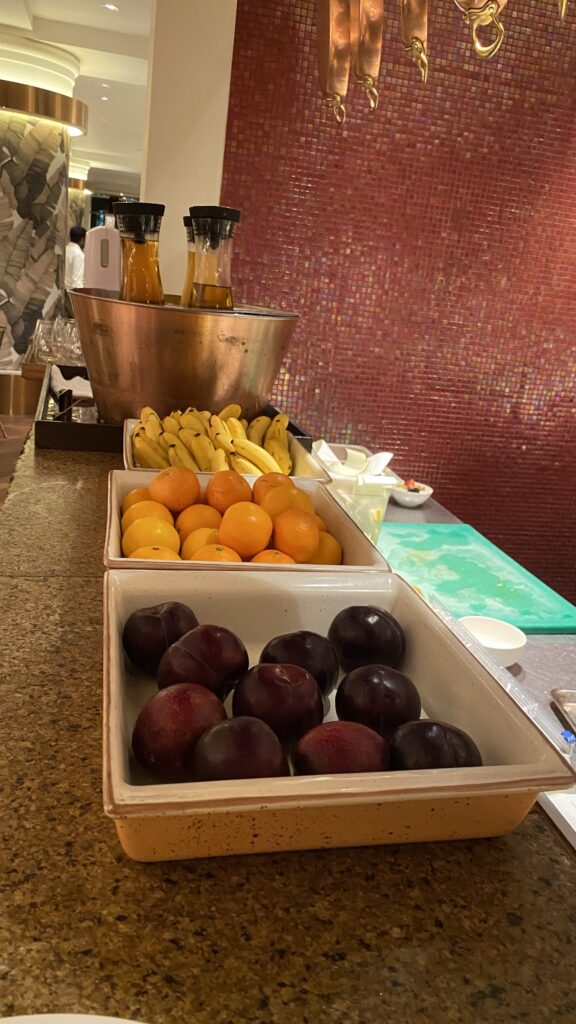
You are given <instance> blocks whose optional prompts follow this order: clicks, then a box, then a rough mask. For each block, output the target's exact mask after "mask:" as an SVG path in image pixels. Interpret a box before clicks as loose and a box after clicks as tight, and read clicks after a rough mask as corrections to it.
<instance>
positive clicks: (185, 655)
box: [156, 625, 248, 697]
mask: <svg viewBox="0 0 576 1024" xmlns="http://www.w3.org/2000/svg"><path fill="white" fill-rule="evenodd" d="M247 668H248V654H247V653H246V648H245V647H244V644H243V643H242V641H241V640H239V639H238V637H237V636H236V635H235V633H232V632H231V631H230V630H229V629H225V628H224V627H223V626H209V625H204V626H196V627H195V629H191V630H190V631H189V632H188V633H185V634H184V636H183V637H181V638H180V639H179V640H178V641H177V643H175V644H172V646H171V647H170V648H169V649H168V650H167V651H166V653H165V654H164V656H163V657H162V660H161V662H160V664H159V666H158V673H157V677H156V681H157V683H158V686H159V688H160V689H162V688H163V687H164V686H171V685H172V683H198V684H199V685H200V686H207V687H208V689H209V690H212V692H213V693H216V694H217V695H218V696H219V697H223V696H224V693H225V691H226V689H227V687H228V686H230V685H231V684H232V683H234V682H235V681H236V679H238V678H239V676H241V675H242V674H243V673H244V672H245V671H246V669H247Z"/></svg>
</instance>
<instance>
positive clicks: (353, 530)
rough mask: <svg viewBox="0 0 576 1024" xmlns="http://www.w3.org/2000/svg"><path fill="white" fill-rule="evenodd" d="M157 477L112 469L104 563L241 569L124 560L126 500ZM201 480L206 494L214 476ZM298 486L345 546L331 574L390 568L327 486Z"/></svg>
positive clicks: (301, 482) (249, 565) (246, 567)
mask: <svg viewBox="0 0 576 1024" xmlns="http://www.w3.org/2000/svg"><path fill="white" fill-rule="evenodd" d="M155 475H156V473H155V472H153V471H151V470H142V469H134V470H126V471H122V470H112V472H111V473H110V475H109V478H108V480H109V483H108V523H107V528H106V540H105V546H104V564H105V566H106V567H107V568H108V569H121V568H128V569H175V570H176V571H184V572H190V571H195V570H198V569H209V570H211V571H216V572H217V571H224V572H229V571H230V569H231V568H236V569H238V568H239V565H238V563H237V562H228V563H226V562H189V561H182V562H174V561H162V560H160V559H159V560H158V561H148V560H140V559H136V558H124V556H123V555H122V549H121V539H122V538H121V532H120V506H121V504H122V500H123V498H124V497H125V496H126V494H128V492H129V491H131V490H133V488H135V487H145V486H146V484H147V483H149V481H150V480H152V479H153V477H154V476H155ZM197 476H198V480H199V481H200V485H201V488H202V491H203V490H204V488H205V487H206V484H207V483H208V481H209V480H210V478H211V476H212V474H211V473H198V474H197ZM255 479H256V477H251V476H247V477H246V480H248V481H249V483H250V484H253V483H254V480H255ZM294 483H296V484H297V485H298V487H301V488H302V490H304V491H306V493H307V494H309V495H310V497H311V498H312V501H313V502H314V508H315V510H316V512H317V513H318V515H319V516H321V517H322V519H323V520H324V522H325V523H326V526H327V527H328V530H329V532H330V533H332V534H333V535H334V536H335V537H337V538H338V540H339V541H340V543H341V545H342V549H343V557H344V565H343V566H340V565H335V566H327V567H326V568H327V570H328V572H339V571H342V569H344V570H346V569H348V570H350V569H351V570H357V569H359V568H361V567H363V568H365V569H387V568H388V563H387V562H386V561H385V559H384V558H383V557H382V555H381V554H380V552H379V551H378V549H377V548H376V547H375V546H374V544H372V542H371V541H370V540H368V538H367V537H366V536H365V535H364V534H363V533H362V531H361V530H360V528H359V527H358V526H356V523H355V522H354V521H353V520H352V519H351V518H350V516H349V515H348V514H347V513H346V512H345V511H344V509H343V508H341V507H340V505H339V504H338V502H337V501H336V500H335V499H334V498H333V496H332V495H331V494H329V492H328V491H327V489H326V487H324V485H323V484H322V483H321V482H320V481H319V480H311V479H310V478H307V479H306V478H304V479H299V478H296V477H295V478H294ZM270 568H271V566H270V565H269V564H266V563H258V562H243V563H242V566H241V568H240V571H242V572H249V573H253V572H262V571H264V570H270ZM317 569H318V566H314V565H302V564H295V565H275V566H273V571H274V572H294V571H298V572H315V571H317Z"/></svg>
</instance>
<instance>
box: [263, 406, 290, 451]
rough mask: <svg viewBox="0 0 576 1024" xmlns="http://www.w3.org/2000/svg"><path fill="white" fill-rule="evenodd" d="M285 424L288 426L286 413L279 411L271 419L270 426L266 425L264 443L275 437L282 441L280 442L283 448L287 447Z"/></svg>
mask: <svg viewBox="0 0 576 1024" xmlns="http://www.w3.org/2000/svg"><path fill="white" fill-rule="evenodd" d="M287 426H288V417H287V415H286V413H284V412H279V413H278V415H277V416H275V417H274V419H273V420H272V422H271V424H270V426H269V427H268V430H267V431H266V434H265V436H264V444H266V441H271V440H272V438H276V439H277V440H278V441H281V442H282V444H283V445H284V447H285V448H287V447H288V438H287V436H286V427H287Z"/></svg>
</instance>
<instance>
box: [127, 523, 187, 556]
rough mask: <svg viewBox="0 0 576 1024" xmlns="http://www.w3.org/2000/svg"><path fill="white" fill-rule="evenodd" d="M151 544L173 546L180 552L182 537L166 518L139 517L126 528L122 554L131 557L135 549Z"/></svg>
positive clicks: (163, 546) (161, 546) (162, 546)
mask: <svg viewBox="0 0 576 1024" xmlns="http://www.w3.org/2000/svg"><path fill="white" fill-rule="evenodd" d="M150 545H151V546H152V547H160V548H171V549H172V551H175V552H176V554H178V552H179V551H180V537H179V536H178V533H177V531H176V530H175V529H174V527H173V526H172V525H171V523H167V522H166V520H165V519H159V518H158V517H157V516H146V518H145V519H137V520H136V522H134V523H132V525H131V526H129V527H128V529H127V530H126V533H125V534H124V536H123V537H122V554H123V555H125V557H126V558H129V557H130V555H131V554H132V552H133V551H137V550H138V548H147V547H149V546H150Z"/></svg>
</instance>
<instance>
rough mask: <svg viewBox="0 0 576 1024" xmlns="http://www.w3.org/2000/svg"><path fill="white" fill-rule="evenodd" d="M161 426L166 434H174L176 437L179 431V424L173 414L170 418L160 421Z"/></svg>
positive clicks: (166, 417)
mask: <svg viewBox="0 0 576 1024" xmlns="http://www.w3.org/2000/svg"><path fill="white" fill-rule="evenodd" d="M162 426H163V427H164V430H165V431H166V433H167V434H176V437H178V431H179V430H180V424H179V422H178V420H177V419H176V417H175V416H174V415H173V413H171V414H170V416H165V417H164V419H163V420H162Z"/></svg>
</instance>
